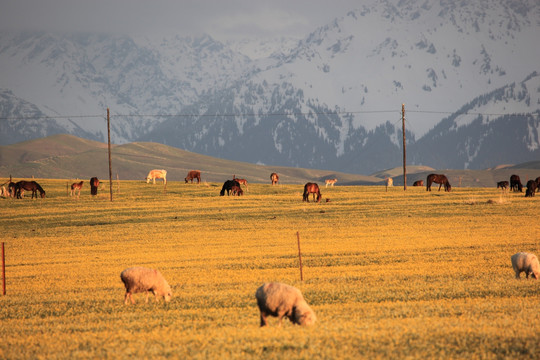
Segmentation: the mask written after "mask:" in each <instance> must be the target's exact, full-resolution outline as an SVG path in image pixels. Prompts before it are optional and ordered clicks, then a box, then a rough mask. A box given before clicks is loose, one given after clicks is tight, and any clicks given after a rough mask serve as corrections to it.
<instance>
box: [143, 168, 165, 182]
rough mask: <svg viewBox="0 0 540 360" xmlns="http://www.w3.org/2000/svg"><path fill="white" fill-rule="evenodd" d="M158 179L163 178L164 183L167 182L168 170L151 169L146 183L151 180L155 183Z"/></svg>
mask: <svg viewBox="0 0 540 360" xmlns="http://www.w3.org/2000/svg"><path fill="white" fill-rule="evenodd" d="M156 179H163V184H167V170H156V169H154V170H150V172H149V173H148V176H147V177H146V183H147V184H148V183H149V182H150V180H152V182H153V183H154V184H155V183H156Z"/></svg>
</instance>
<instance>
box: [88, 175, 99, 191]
mask: <svg viewBox="0 0 540 360" xmlns="http://www.w3.org/2000/svg"><path fill="white" fill-rule="evenodd" d="M98 187H99V180H98V178H97V177H93V178H91V179H90V194H92V195H97V191H98Z"/></svg>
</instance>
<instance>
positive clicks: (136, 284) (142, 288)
mask: <svg viewBox="0 0 540 360" xmlns="http://www.w3.org/2000/svg"><path fill="white" fill-rule="evenodd" d="M120 279H122V282H123V283H124V285H125V286H126V297H125V298H124V304H127V303H128V298H129V299H131V303H132V304H135V301H134V300H133V296H132V295H133V294H136V293H140V292H146V302H147V303H148V294H149V292H150V291H151V292H152V293H153V294H154V296H155V297H156V301H159V298H158V296H163V298H164V299H165V301H166V302H167V301H169V300H171V297H172V291H171V287H170V286H169V284H168V283H167V281H166V280H165V278H163V276H162V275H161V273H160V272H159V271H157V270H154V269H148V268H144V267H132V268H128V269H126V270H124V271H122V273H121V274H120Z"/></svg>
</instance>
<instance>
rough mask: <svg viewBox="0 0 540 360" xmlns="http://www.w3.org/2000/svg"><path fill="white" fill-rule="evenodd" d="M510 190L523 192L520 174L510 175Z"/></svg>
mask: <svg viewBox="0 0 540 360" xmlns="http://www.w3.org/2000/svg"><path fill="white" fill-rule="evenodd" d="M510 190H512V191H519V192H523V184H521V179H520V178H519V176H518V175H512V176H510Z"/></svg>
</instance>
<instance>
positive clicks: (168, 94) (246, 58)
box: [0, 0, 540, 173]
mask: <svg viewBox="0 0 540 360" xmlns="http://www.w3.org/2000/svg"><path fill="white" fill-rule="evenodd" d="M539 34H540V3H538V2H537V1H535V0H525V1H522V0H479V1H477V2H455V1H434V0H421V1H417V0H401V1H399V2H396V1H390V0H383V1H381V0H379V1H374V0H370V1H367V2H363V5H361V7H359V8H358V9H353V10H351V11H350V12H349V13H347V14H344V15H343V16H342V17H340V18H337V19H329V23H328V25H326V26H323V27H320V28H317V29H314V31H313V32H312V33H310V34H307V36H306V37H305V38H304V39H302V40H300V41H296V40H294V39H276V40H275V41H272V42H264V43H263V42H260V43H259V44H256V43H254V42H252V41H243V42H239V43H236V44H222V43H219V42H217V41H215V40H213V39H212V38H211V37H209V36H202V37H200V38H181V37H177V36H172V37H169V38H166V39H159V40H149V39H132V38H129V37H126V36H107V35H85V34H78V35H70V36H65V35H57V34H15V35H10V34H2V35H0V68H1V69H2V71H1V72H0V84H1V85H0V86H1V87H2V88H3V89H6V91H9V93H8V92H6V91H4V92H3V93H4V94H9V96H4V97H1V98H0V109H5V108H8V107H9V108H10V109H13V108H14V107H13V106H11V105H10V104H11V103H12V102H15V103H17V104H19V105H18V107H17V109H19V108H21V106H22V105H21V104H26V105H27V106H28V109H27V110H25V111H31V108H32V109H34V110H35V111H39V112H40V113H42V114H45V115H47V116H48V118H47V119H46V121H44V120H39V121H37V122H36V121H27V120H24V121H21V120H20V119H18V118H20V117H24V116H23V115H19V114H23V112H22V110H20V111H19V112H17V111H16V112H14V111H13V110H11V111H10V112H6V111H3V110H2V113H0V117H3V118H9V119H8V120H7V123H8V124H10V126H11V128H13V129H15V128H17V129H20V131H21V133H25V134H27V136H33V135H31V134H32V132H31V131H28V130H25V129H24V128H25V127H26V124H30V125H34V126H35V124H36V123H38V124H44V128H45V130H44V129H41V130H40V131H36V132H34V133H35V134H43V135H47V133H48V132H51V131H52V132H55V131H56V130H57V128H55V127H54V126H57V127H58V128H61V129H65V132H69V133H73V134H75V135H81V136H84V137H91V138H93V139H96V140H103V139H105V136H106V128H105V122H104V121H103V118H104V116H105V109H106V107H107V106H109V107H110V108H111V114H112V127H113V129H112V132H113V136H112V137H113V141H114V142H117V143H121V142H127V141H133V140H151V141H158V142H163V143H166V144H167V145H172V146H177V147H180V148H184V149H187V150H190V151H195V152H200V153H203V154H207V155H213V156H219V157H225V158H230V159H235V160H243V161H250V162H260V163H265V164H275V165H290V166H303V167H318V168H328V169H335V170H342V171H349V172H363V173H366V172H370V171H375V170H380V169H382V168H389V167H393V166H397V165H399V164H400V162H401V159H402V156H401V121H400V117H401V113H400V112H401V104H402V103H405V105H406V110H407V113H406V114H407V115H406V118H407V130H408V132H407V139H408V142H409V144H410V145H411V157H409V158H410V159H412V161H414V162H415V163H416V164H423V165H429V166H432V167H444V166H447V167H450V166H451V167H456V168H460V167H470V168H474V167H477V166H492V165H493V164H495V163H499V162H500V161H499V160H498V159H496V158H494V157H492V158H489V156H488V155H485V156H484V155H482V151H480V150H475V149H476V148H477V146H476V145H477V144H479V143H482V144H485V143H486V142H489V141H487V140H486V139H487V137H486V134H487V133H489V132H492V133H494V132H496V130H495V128H492V127H495V126H498V125H497V124H499V121H502V119H503V118H504V116H505V115H506V116H507V117H508V118H509V119H511V120H510V121H511V122H512V124H513V126H514V128H519V129H529V130H527V131H528V132H529V133H531V134H534V133H535V131H538V121H537V120H538V112H539V111H540V110H539V109H540V103H538V101H535V100H534V99H535V96H537V95H535V94H537V93H538V87H537V88H536V89H535V88H534V81H536V80H535V79H537V75H536V73H535V72H540V67H539V64H538V59H539V58H540V49H539V48H538V46H536V42H537V40H536V37H537V36H538V35H539ZM531 74H532V75H531ZM524 79H526V80H525V81H524ZM516 84H517V85H516ZM522 86H525V87H526V89H527V94H528V96H529V97H530V99H531V100H529V101H527V100H526V98H525V99H521V98H520V96H522V95H519V96H517V97H516V98H515V99H514V98H512V97H511V96H507V97H505V99H506V100H505V101H507V102H506V103H505V105H504V106H503V105H502V103H501V101H498V100H497V99H498V98H497V96H496V95H493V94H499V93H500V92H501V91H503V90H501V89H513V90H504V91H506V92H511V91H514V93H515V94H523V93H524V90H523V88H522ZM506 92H505V94H506V95H509V94H507V93H506ZM479 99H484V100H479ZM522 100H523V101H522ZM482 101H483V104H482V106H479V105H478V104H479V103H480V102H482ZM464 104H467V105H464ZM466 111H469V113H470V112H475V113H478V114H483V115H481V117H482V118H481V119H477V120H478V121H477V120H474V121H473V120H472V119H471V116H470V115H466V116H459V114H463V113H464V112H466ZM454 112H456V114H454V115H451V114H452V113H454ZM176 114H177V115H179V116H171V115H176ZM485 114H500V116H492V115H490V116H486V115H485ZM90 115H91V116H93V117H89V116H90ZM140 115H144V116H140ZM479 116H480V115H479ZM488 117H489V119H490V121H487V118H488ZM16 118H17V119H16ZM14 119H15V120H14ZM2 121H3V122H6V120H2ZM441 121H442V122H441ZM478 122H480V123H481V124H482V128H483V132H478V131H477V130H476V129H477V127H475V126H476V124H477V123H478ZM450 123H451V125H448V126H447V124H450ZM15 124H16V125H17V127H16V126H15ZM30 125H29V126H30ZM45 125H46V127H45ZM53 125H54V126H53ZM535 126H536V127H535ZM490 129H491V130H490ZM497 129H499V128H497ZM497 131H498V130H497ZM519 131H520V134H521V132H523V131H525V130H519ZM447 134H448V135H447ZM506 135H509V134H508V132H507V131H505V136H506ZM437 136H439V138H437ZM519 136H521V135H519ZM416 138H418V141H416ZM464 138H471V140H468V141H465V140H464ZM430 139H431V140H430ZM441 139H444V141H446V142H448V146H457V148H454V149H452V151H446V153H445V154H444V155H442V156H443V157H444V158H448V160H445V161H442V160H441V159H440V158H437V157H436V156H437V151H436V149H435V148H434V147H433V146H432V145H433V143H434V142H439V143H441V142H443V141H441ZM451 139H452V140H451ZM482 139H484V140H482ZM522 140H523V136H521V137H519V138H518V139H508V141H509V142H510V141H512V142H514V141H522ZM3 141H7V140H3ZM532 144H533V141H532V140H531V142H530V144H529V146H526V147H525V148H524V149H523V150H522V149H521V148H519V151H520V152H522V151H524V152H526V154H521V156H524V155H527V154H533V153H535V151H536V149H535V148H534V145H532ZM422 146H426V147H429V149H430V150H429V151H426V150H425V149H422V148H421V147H422ZM483 146H485V145H483ZM505 146H506V145H505ZM517 151H518V150H517V148H516V147H510V149H507V152H508V153H512V152H514V153H517ZM426 152H427V153H429V155H430V156H428V155H425V153H426ZM484 158H485V159H484ZM480 159H482V160H480ZM445 164H448V165H445ZM485 164H487V165H485Z"/></svg>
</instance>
